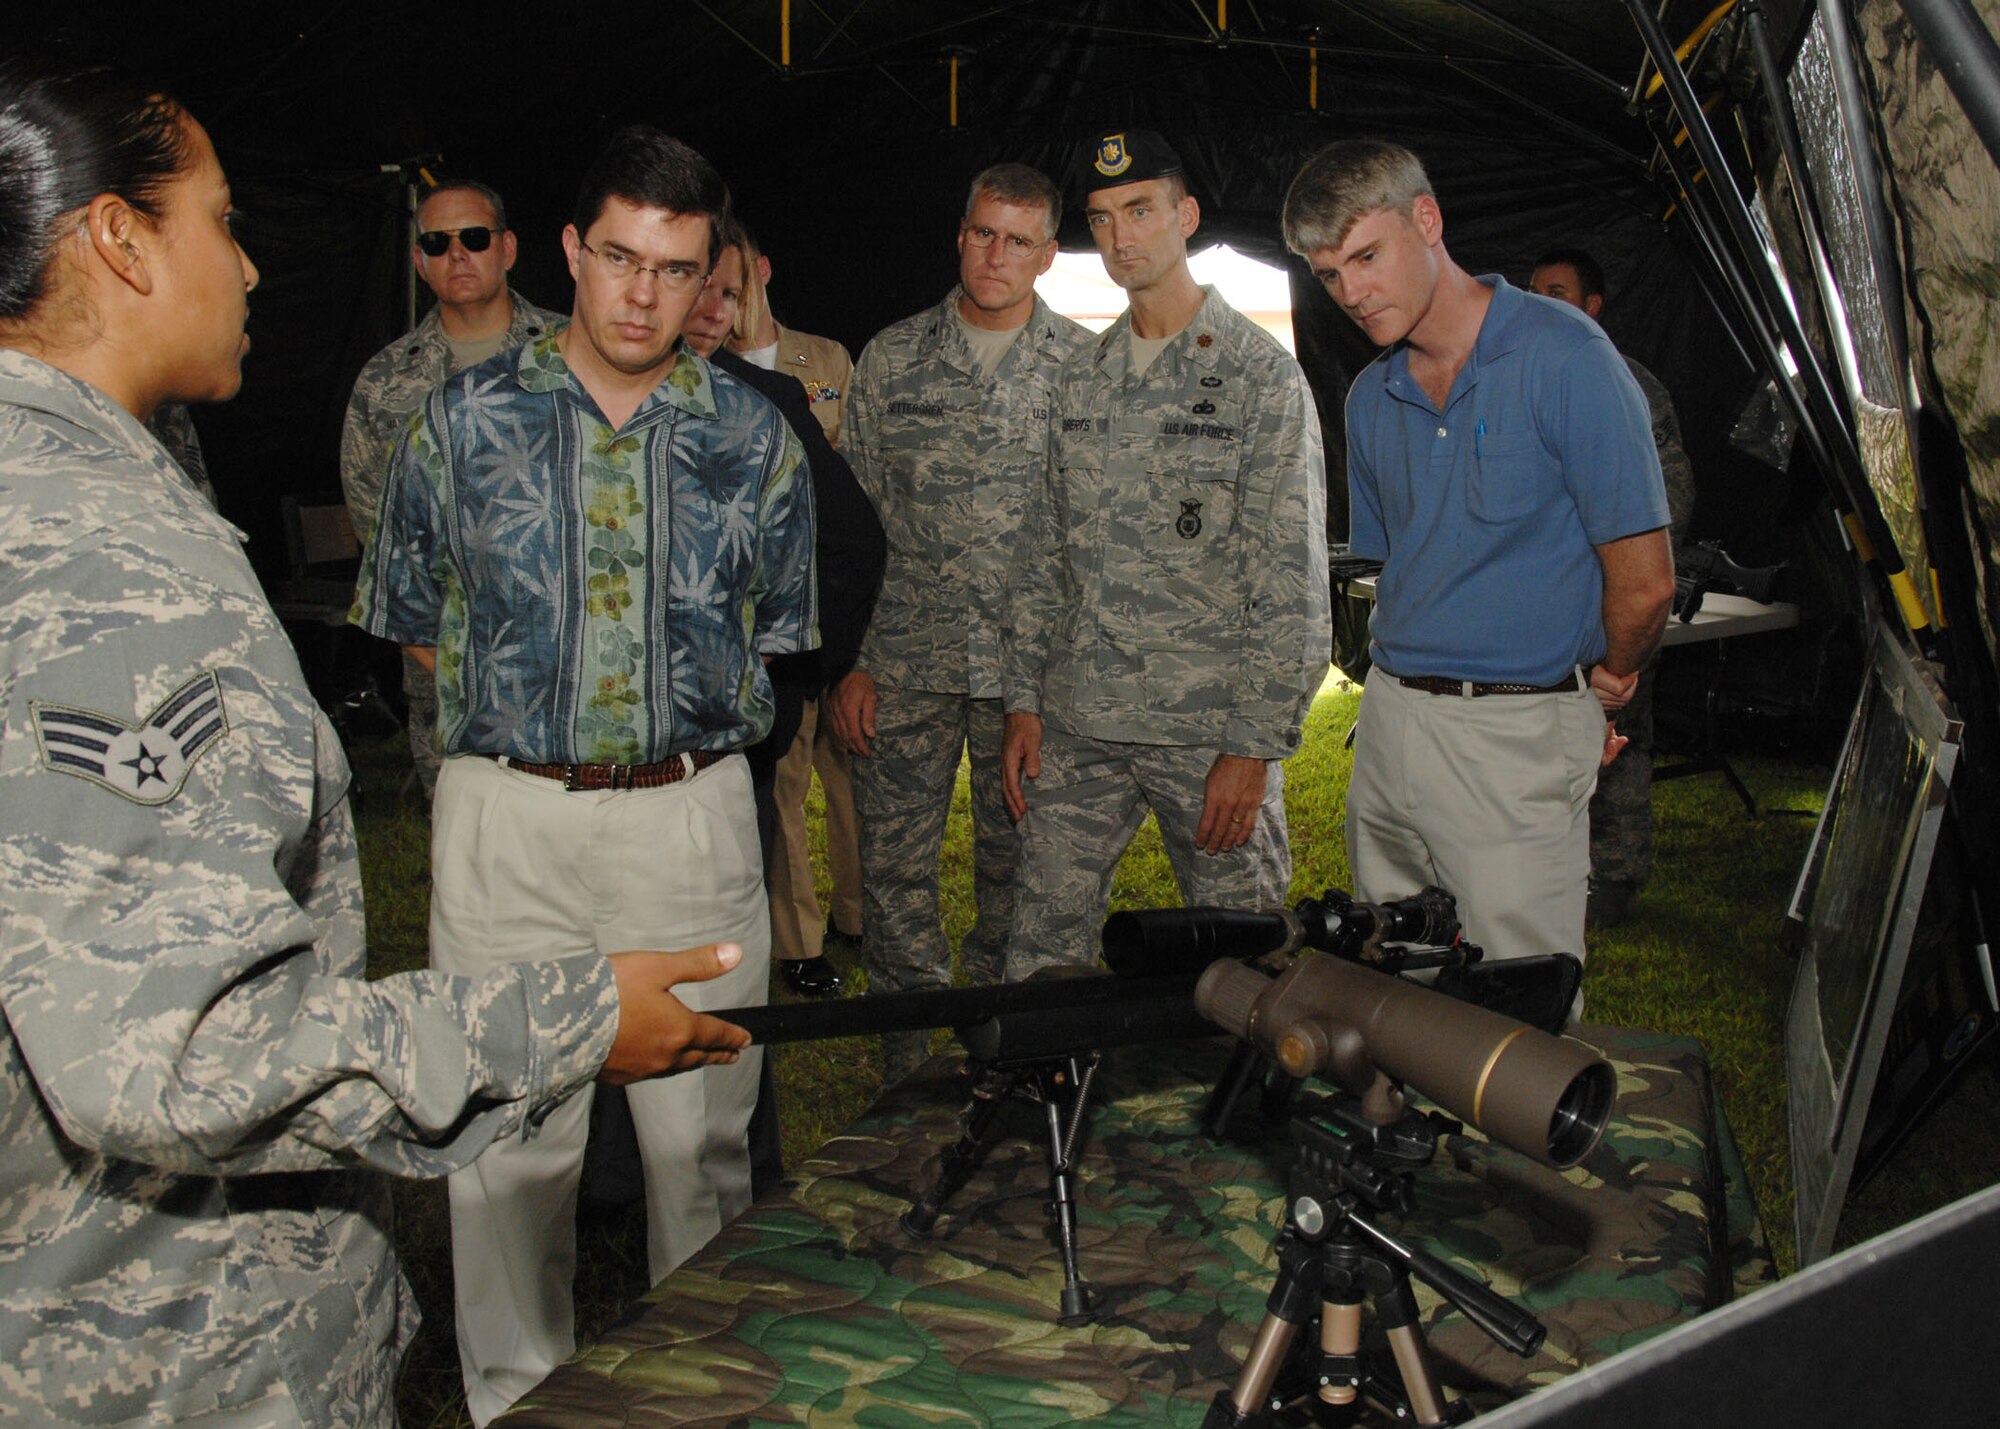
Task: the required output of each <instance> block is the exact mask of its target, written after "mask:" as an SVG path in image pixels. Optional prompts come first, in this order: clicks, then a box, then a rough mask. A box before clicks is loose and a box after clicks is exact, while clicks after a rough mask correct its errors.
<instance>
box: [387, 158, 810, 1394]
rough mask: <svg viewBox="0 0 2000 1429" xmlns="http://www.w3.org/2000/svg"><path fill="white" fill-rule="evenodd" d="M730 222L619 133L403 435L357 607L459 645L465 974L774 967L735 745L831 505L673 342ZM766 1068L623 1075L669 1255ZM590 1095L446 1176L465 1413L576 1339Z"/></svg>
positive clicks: (691, 1239) (439, 964)
mask: <svg viewBox="0 0 2000 1429" xmlns="http://www.w3.org/2000/svg"><path fill="white" fill-rule="evenodd" d="M728 223H729V194H728V190H727V189H726V188H725V187H724V186H723V183H722V180H721V178H720V177H719V176H718V175H717V174H716V172H715V170H714V169H713V168H712V167H711V166H710V165H709V163H708V161H707V160H706V159H704V158H702V157H701V155H699V154H697V153H695V151H694V150H692V149H690V148H688V147H687V146H686V145H685V144H682V143H680V142H679V141H677V140H675V139H672V138H669V137H668V136H667V135H665V134H662V133H661V132H660V131H659V130H657V129H654V128H651V127H650V126H644V125H636V126H633V127H631V128H629V129H626V130H623V131H621V132H620V133H619V134H618V135H616V136H615V137H614V138H613V139H612V140H611V142H610V144H609V145H608V146H607V147H606V149H605V150H604V152H603V153H602V154H601V155H600V156H599V157H598V159H597V160H596V161H595V162H594V163H593V165H592V166H591V168H590V170H589V171H588V172H587V173H586V174H585V176H584V180H583V184H582V187H581V189H580V191H579V193H578V196H577V202H576V209H575V218H574V220H573V222H572V223H571V224H570V225H569V226H568V227H567V228H565V229H564V230H563V251H564V255H565V257H566V258H567V259H568V261H569V271H570V275H571V276H572V277H573V278H574V279H575V280H576V297H575V302H574V306H573V308H572V310H571V314H570V318H569V321H568V322H567V323H562V324H558V325H557V326H556V327H555V328H554V330H553V331H551V332H548V333H545V334H544V335H543V336H542V337H540V338H537V339H535V340H534V341H532V342H529V343H527V344H525V345H523V346H521V347H517V348H512V349H509V350H508V351H506V352H503V353H500V354H499V355H497V356H495V357H492V358H489V359H487V360H486V361H485V362H482V363H479V364H478V365H477V366H474V367H471V368H468V369H467V370H466V371H465V372H463V373H460V374H459V375H457V376H455V377H451V378H448V379H446V381H445V382H444V383H443V384H441V385H440V386H438V387H437V388H435V389H433V390H432V392H431V393H430V394H429V396H428V397H426V398H425V399H424V402H423V404H422V407H421V409H420V415H419V416H418V418H417V419H416V420H413V421H412V422H411V424H410V425H409V427H408V429H407V430H406V431H405V433H404V436H403V439H402V441H401V443H400V444H399V445H398V447H397V449H396V454H395V456H394V457H393V458H392V459H391V462H390V468H389V480H388V485H387V486H386V488H385V489H384V491H383V496H382V514H381V526H380V529H379V539H378V540H377V541H376V542H375V545H374V547H373V549H372V550H371V552H370V555H369V560H368V562H367V564H366V565H365V566H364V568H363V570H362V575H361V584H360V589H359V590H358V592H357V595H356V604H355V611H356V619H357V620H358V621H359V622H360V623H361V624H362V625H363V626H364V627H365V628H366V629H368V630H369V631H370V632H371V633H373V634H376V635H380V636H383V637H384V638H386V639H390V640H394V641H396V642H398V643H399V644H402V645H403V646H405V647H406V648H409V649H411V650H412V652H413V654H414V655H415V656H416V658H417V659H419V660H420V661H422V662H425V663H431V664H434V666H435V669H436V671H437V677H438V703H439V721H438V746H439V749H440V751H441V752H442V753H443V754H444V756H445V759H444V767H443V769H442V770H441V771H440V772H439V775H438V788H437V799H436V803H435V806H434V808H433V811H432V831H433V833H432V841H431V921H430V945H431V962H432V965H433V966H434V967H436V968H438V969H440V970H442V971H446V972H450V973H454V974H460V975H469V974H476V973H480V972H482V971H485V970H488V969H492V968H494V967H496V966H504V965H511V964H515V963H522V962H540V961H543V960H546V959H551V958H563V957H572V956H582V955H587V954H591V953H593V952H595V951H599V950H602V949H603V948H604V946H605V943H606V940H607V939H609V940H611V941H612V942H614V943H616V945H617V946H618V947H619V948H652V947H667V948H680V947H693V946H698V945H699V944H701V943H706V942H712V941H717V940H721V941H727V942H733V943H736V944H738V945H740V946H741V947H742V949H743V957H742V961H741V962H740V963H739V964H738V965H737V966H736V967H735V968H734V969H732V970H731V971H729V972H727V973H725V974H723V975H722V976H721V977H718V978H717V979H715V980H714V981H713V982H710V983H707V984H704V985H703V987H702V989H701V992H700V993H699V994H695V993H689V994H688V995H689V996H690V997H696V998H697V1000H698V1001H699V1002H700V1005H701V1006H702V1007H704V1008H717V1007H738V1006H747V1005H754V1004H756V1003H761V1002H763V1001H764V1000H765V997H766V996H767V994H768V991H769V985H770V942H771V937H770V915H769V902H768V900H767V898H766V895H765V892H764V876H763V860H762V858H761V856H760V853H759V850H758V839H757V816H756V811H755V808H754V805H753V803H752V795H751V776H750V771H749V767H748V765H747V763H746V761H745V759H744V757H743V751H744V750H745V749H747V748H748V747H749V746H751V745H753V744H755V743H756V742H757V741H758V740H760V739H762V738H763V737H764V736H765V735H766V734H767V733H768V732H769V730H770V728H771V725H772V720H773V711H774V705H775V698H774V693H773V689H772V683H771V678H770V674H769V671H768V670H767V669H766V661H767V660H770V659H772V658H775V657H777V656H781V655H785V654H790V653H792V652H796V651H799V650H806V649H811V648H814V647H815V646H817V644H818V643H819V633H818V625H819V618H818V606H817V594H816V585H815V581H814V569H813V564H814V563H813V501H812V487H811V481H810V476H809V473H808V470H807V467H806V463H805V458H804V455H803V452H802V450H801V447H800V444H799V440H798V438H797V437H796V436H794V435H793V433H792V430H791V428H790V427H789V426H787V425H786V423H785V420H784V418H783V417H782V416H781V415H780V414H779V412H778V409H777V408H776V407H774V406H772V405H771V404H770V403H769V402H768V401H766V400H765V399H764V398H763V397H762V396H760V395H759V394H758V393H757V392H755V391H754V390H753V389H751V388H750V387H748V386H746V385H745V384H743V383H742V382H740V381H738V380H737V379H735V378H733V377H730V376H729V375H727V374H726V373H724V372H722V371H721V370H720V369H718V368H715V367H711V366H710V365H709V364H708V363H707V362H706V361H704V360H703V359H702V358H700V357H698V356H696V355H695V354H694V353H693V352H691V351H689V350H688V348H687V346H686V345H685V344H684V343H683V342H682V341H681V330H682V327H683V324H684V323H685V321H686V319H687V316H688V313H689V311H690V310H691V309H692V308H693V306H694V304H695V301H696V300H697V298H699V297H700V295H701V293H702V288H703V284H704V282H705V281H706V279H707V277H708V275H709V272H710V270H711V268H712V267H713V266H714V263H715V261H716V258H717V256H718V254H719V252H720V249H721V235H722V233H723V232H724V231H725V230H726V228H727V226H728ZM698 929H700V930H706V931H705V933H704V934H703V935H701V936H696V930H698ZM762 1064H763V1052H762V1049H761V1048H752V1049H750V1050H748V1051H747V1052H745V1053H744V1054H743V1056H742V1058H741V1059H740V1060H739V1061H737V1062H736V1063H735V1064H733V1065H731V1066H726V1067H715V1068H705V1069H703V1071H701V1072H694V1073H690V1074H689V1075H688V1076H686V1077H684V1078H680V1079H678V1080H680V1081H682V1082H684V1083H685V1085H683V1086H678V1087H677V1086H675V1085H674V1082H673V1081H648V1082H643V1083H638V1084H635V1085H633V1086H631V1087H629V1088H627V1090H626V1100H627V1102H628V1104H629V1105H630V1107H631V1111H632V1121H633V1125H634V1127H635V1129H636V1130H637V1132H638V1140H639V1150H640V1156H641V1158H642V1160H643V1162H644V1165H645V1181H646V1231H647V1235H646V1250H647V1262H648V1266H649V1269H650V1271H651V1274H652V1277H653V1279H655V1280H658V1279H660V1278H662V1277H663V1276H665V1275H666V1274H667V1272H669V1271H670V1270H672V1269H673V1268H674V1267H675V1266H676V1265H678V1264H680V1262H681V1261H683V1260H685V1259H687V1257H688V1256H690V1255H692V1254H694V1252H695V1251H697V1250H699V1249H700V1248H701V1246H702V1245H703V1244H704V1243H706V1242H707V1240H708V1239H709V1237H710V1236H712V1235H714V1234H715V1232H716V1231H717V1230H718V1229H719V1228H720V1227H721V1226H722V1224H723V1222H725V1221H727V1220H728V1219H729V1218H730V1217H732V1216H734V1215H736V1214H737V1213H738V1212H739V1211H741V1210H742V1209H743V1208H744V1207H745V1206H747V1205H748V1204H749V1202H750V1195H751V1186H750V1158H749V1151H748V1148H747V1145H746V1139H745V1138H746V1131H747V1128H748V1124H749V1121H750V1113H751V1108H752V1106H753V1105H754V1103H755V1101H756V1094H757V1084H758V1077H759V1073H760V1072H761V1070H762ZM709 1071H716V1072H720V1073H721V1075H719V1076H714V1077H709V1076H707V1075H706V1073H707V1072H709ZM590 1104H591V1097H590V1095H589V1094H588V1093H587V1092H586V1093H584V1094H580V1095H578V1096H577V1097H575V1098H574V1099H572V1100H571V1101H568V1102H565V1103H564V1104H563V1105H562V1106H560V1107H558V1108H555V1109H553V1110H552V1111H550V1113H549V1114H548V1115H547V1117H546V1118H544V1119H542V1120H540V1121H539V1123H538V1124H537V1125H536V1126H534V1127H533V1128H532V1130H531V1133H530V1134H529V1135H527V1136H526V1137H524V1138H519V1139H513V1140H509V1141H507V1142H504V1143H497V1144H495V1145H494V1146H492V1147H490V1148H488V1150H486V1151H485V1152H483V1153H482V1154H481V1155H480V1157H479V1159H478V1160H477V1161H476V1162H475V1163H474V1164H473V1165H471V1166H469V1167H467V1168H466V1169H464V1170H463V1171H460V1172H457V1173H455V1174H454V1175H453V1176H452V1178H451V1186H450V1200H451V1224H452V1267H453V1281H454V1286H455V1290H456V1309H457V1329H458V1343H459V1358H460V1363H461V1367H462V1369H463V1371H464V1375H465V1384H466V1404H467V1408H468V1410H469V1412H470V1413H471V1415H472V1419H473V1422H474V1423H475V1424H484V1423H485V1422H486V1421H487V1420H488V1419H490V1418H492V1417H493V1416H494V1415H496V1414H498V1413H499V1412H500V1411H501V1410H503V1409H505V1408H506V1407H507V1406H508V1405H509V1404H511V1403H512V1402H513V1401H514V1400H515V1399H517V1398H519V1397H520V1395H522V1394H523V1393H525V1392H526V1391H527V1390H528V1389H529V1388H530V1387H531V1386H533V1385H534V1384H536V1383H537V1382H538V1381H539V1380H540V1379H541V1378H542V1376H543V1375H545V1374H547V1373H548V1371H549V1370H550V1369H551V1368H552V1367H553V1366H554V1365H556V1364H557V1363H558V1362H560V1361H561V1360H562V1359H564V1358H565V1357H566V1356H568V1355H569V1353H570V1352H571V1351H572V1350H573V1349H574V1348H575V1323H574V1312H573V1307H572V1305H571V1300H570V1288H571V1282H572V1280H573V1278H574V1275H575V1270H576V1226H575V1211H576V1198H577V1188H578V1178H579V1174H580V1171H581V1168H582V1161H583V1151H584V1143H585V1133H586V1128H587V1126H588V1122H589V1117H590Z"/></svg>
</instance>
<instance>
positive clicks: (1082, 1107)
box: [900, 1052, 1102, 1325]
mask: <svg viewBox="0 0 2000 1429" xmlns="http://www.w3.org/2000/svg"><path fill="white" fill-rule="evenodd" d="M1101 1056H1102V1054H1101V1053H1098V1052H1090V1053H1086V1054H1084V1055H1082V1056H1081V1057H1079V1056H1078V1055H1076V1054H1071V1055H1067V1056H1061V1057H1043V1058H1036V1059H1033V1060H1028V1061H1021V1062H983V1061H980V1060H978V1059H977V1058H968V1059H967V1061H966V1072H967V1074H968V1075H969V1076H970V1077H971V1079H972V1097H971V1099H970V1100H969V1101H967V1102H966V1104H965V1108H964V1110H962V1111H960V1112H959V1114H958V1119H959V1126H960V1128H961V1134H960V1136H959V1138H958V1140H957V1141H956V1142H954V1143H953V1144H952V1145H950V1146H948V1147H946V1148H945V1150H944V1153H943V1155H942V1156H941V1157H940V1158H939V1164H938V1175H937V1180H936V1181H935V1182H933V1183H932V1185H931V1188H930V1189H929V1190H928V1191H926V1192H924V1194H923V1196H922V1198H921V1199H919V1200H918V1201H917V1203H916V1204H915V1205H914V1206H912V1207H910V1209H909V1210H908V1211H906V1212H905V1213H904V1214H903V1217H902V1220H901V1222H900V1224H901V1226H902V1227H903V1232H904V1234H906V1235H909V1236H912V1237H914V1238H915V1239H917V1240H929V1239H930V1235H931V1228H932V1227H933V1226H935V1225H936V1224H937V1219H938V1216H939V1215H940V1214H941V1213H942V1212H943V1210H944V1207H945V1203H946V1202H947V1201H949V1200H950V1199H951V1198H952V1197H953V1196H954V1195H956V1194H957V1193H958V1190H959V1188H960V1187H961V1186H963V1185H964V1184H965V1183H966V1181H968V1180H969V1179H970V1178H971V1176H972V1173H973V1171H974V1170H975V1169H977V1167H978V1165H979V1161H980V1157H981V1155H982V1154H983V1152H984V1150H985V1142H986V1133H987V1132H988V1130H990V1129H991V1127H992V1125H993V1122H994V1120H995V1118H997V1117H998V1116H999V1114H1000V1110H1001V1108H1002V1107H1003V1106H1005V1105H1006V1104H1007V1103H1008V1102H1009V1101H1012V1100H1014V1099H1016V1098H1019V1099H1021V1100H1024V1101H1029V1102H1037V1103H1039V1104H1040V1105H1041V1107H1042V1110H1043V1115H1044V1118H1045V1121H1046V1125H1047V1129H1048V1145H1047V1151H1048V1161H1049V1199H1048V1201H1047V1203H1046V1210H1047V1214H1048V1219H1049V1225H1050V1229H1051V1230H1052V1231H1053V1232H1054V1234H1055V1240H1056V1249H1057V1250H1058V1251H1060V1252H1061V1254H1062V1268H1063V1288H1062V1314H1061V1316H1060V1317H1059V1318H1060V1319H1061V1321H1062V1323H1063V1324H1065V1325H1082V1324H1087V1323H1088V1322H1089V1320H1090V1317H1091V1315H1092V1313H1093V1307H1092V1304H1091V1299H1092V1297H1091V1290H1090V1287H1089V1286H1088V1285H1086V1284H1085V1283H1084V1281H1083V1277H1082V1276H1081V1274H1079V1272H1078V1270H1077V1262H1076V1181H1075V1169H1076V1160H1075V1152H1076V1140H1077V1136H1078V1134H1079V1133H1080V1132H1081V1131H1082V1129H1083V1118H1084V1113H1085V1111H1086V1110H1087V1106H1088V1103H1089V1099H1090V1083H1091V1080H1092V1079H1093V1078H1094V1077H1095V1076H1096V1075H1097V1063H1098V1060H1099V1058H1100V1057H1101Z"/></svg>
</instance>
